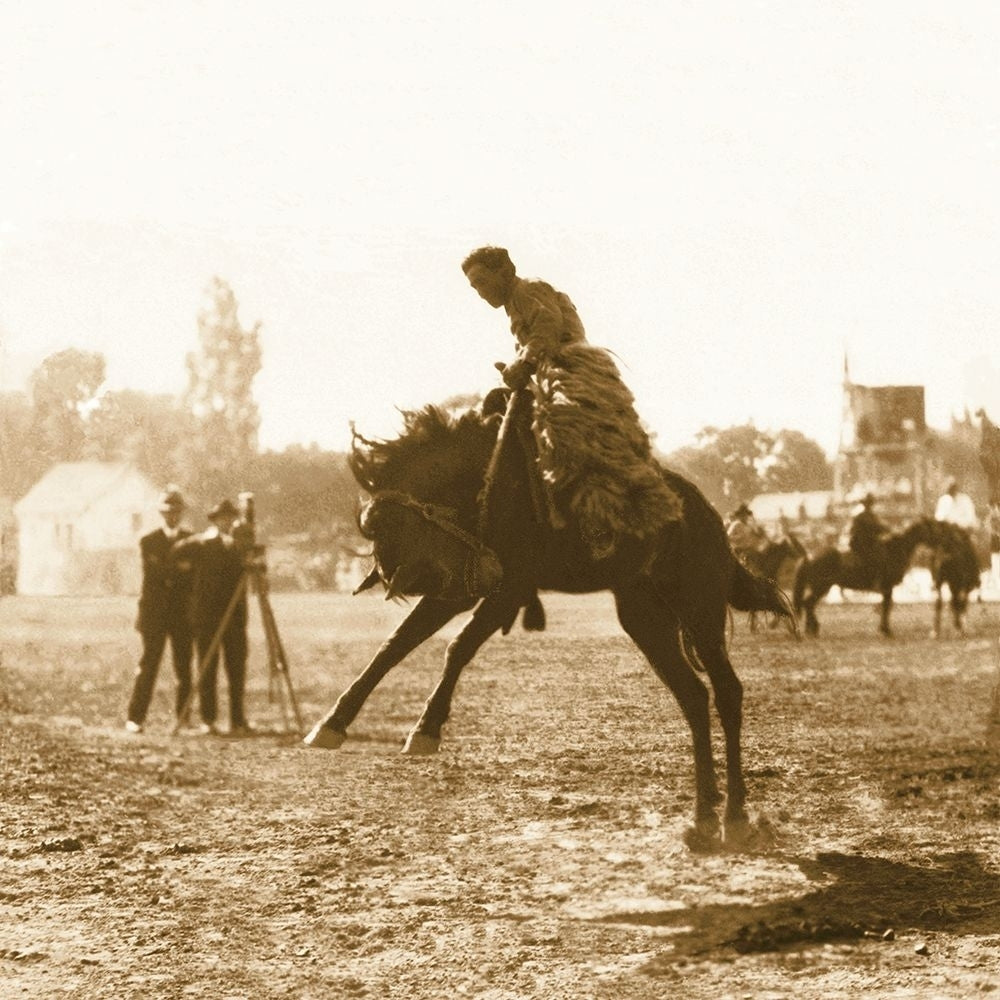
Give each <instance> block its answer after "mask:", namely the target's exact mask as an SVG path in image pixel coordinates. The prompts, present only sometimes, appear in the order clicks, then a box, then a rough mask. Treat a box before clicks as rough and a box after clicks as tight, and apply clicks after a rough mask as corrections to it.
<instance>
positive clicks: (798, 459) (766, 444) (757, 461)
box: [666, 423, 833, 513]
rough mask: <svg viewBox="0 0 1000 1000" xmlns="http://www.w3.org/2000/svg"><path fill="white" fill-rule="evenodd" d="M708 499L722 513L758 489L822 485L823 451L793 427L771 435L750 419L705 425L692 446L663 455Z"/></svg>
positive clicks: (828, 479)
mask: <svg viewBox="0 0 1000 1000" xmlns="http://www.w3.org/2000/svg"><path fill="white" fill-rule="evenodd" d="M666 464H667V465H668V466H670V467H671V468H674V469H676V470H677V471H678V472H680V473H681V474H683V475H685V476H687V477H688V478H689V479H691V480H692V481H693V482H694V483H695V484H696V485H697V486H698V487H699V488H700V489H701V490H702V492H704V494H705V495H706V496H707V497H708V499H709V500H710V501H711V503H712V504H713V505H714V506H715V507H716V509H718V510H719V511H721V512H722V513H728V512H729V511H730V510H732V509H733V508H734V507H735V506H736V505H737V504H739V503H740V502H741V501H744V500H751V499H752V498H753V497H755V496H756V495H757V494H758V493H770V492H774V493H784V492H797V491H802V490H815V489H828V488H829V487H830V485H831V483H832V477H833V473H832V471H831V468H830V465H829V463H828V462H827V460H826V456H825V454H824V453H823V449H822V448H820V446H819V445H818V444H816V442H815V441H812V440H811V439H810V438H807V437H806V436H805V435H804V434H802V433H801V432H799V431H792V430H781V431H778V432H777V433H776V434H775V433H771V432H769V431H761V430H758V429H757V428H756V427H754V425H753V424H752V423H748V424H741V425H739V426H736V427H727V428H721V429H720V428H718V427H705V428H704V429H703V430H701V431H700V432H699V433H698V435H697V437H696V443H695V444H694V445H689V446H687V447H685V448H680V449H678V450H677V451H675V452H673V453H672V454H670V455H668V456H667V457H666Z"/></svg>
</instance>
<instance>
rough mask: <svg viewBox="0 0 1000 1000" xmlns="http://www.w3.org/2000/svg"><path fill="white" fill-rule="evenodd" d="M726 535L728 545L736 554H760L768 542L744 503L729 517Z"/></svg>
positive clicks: (764, 532)
mask: <svg viewBox="0 0 1000 1000" xmlns="http://www.w3.org/2000/svg"><path fill="white" fill-rule="evenodd" d="M726 535H727V536H728V537H729V544H730V545H732V547H733V548H734V549H735V550H736V551H737V552H762V551H763V550H764V549H765V548H766V547H767V545H768V542H769V541H770V539H769V538H768V537H767V532H766V531H764V529H763V528H762V527H761V526H760V524H758V523H757V519H756V518H755V517H754V516H753V511H752V510H751V509H750V505H749V504H748V503H746V502H744V503H741V504H740V505H739V507H737V508H736V510H734V511H733V512H732V513H731V514H730V515H729V519H728V523H727V525H726Z"/></svg>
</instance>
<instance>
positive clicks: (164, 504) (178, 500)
mask: <svg viewBox="0 0 1000 1000" xmlns="http://www.w3.org/2000/svg"><path fill="white" fill-rule="evenodd" d="M186 506H187V505H186V504H185V503H184V497H183V496H181V491H180V488H179V487H177V486H174V484H173V483H171V484H170V485H169V486H168V487H167V488H166V489H165V490H164V491H163V492H162V493H161V494H160V506H159V508H158V509H159V511H160V513H162V514H165V513H166V512H167V511H170V510H184V508H185V507H186Z"/></svg>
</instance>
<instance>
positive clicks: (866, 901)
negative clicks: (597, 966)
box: [601, 852, 1000, 971]
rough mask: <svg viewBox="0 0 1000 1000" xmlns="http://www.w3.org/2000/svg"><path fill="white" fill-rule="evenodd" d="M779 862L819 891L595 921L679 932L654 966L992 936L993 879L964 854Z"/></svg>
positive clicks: (999, 902)
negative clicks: (913, 939) (855, 943)
mask: <svg viewBox="0 0 1000 1000" xmlns="http://www.w3.org/2000/svg"><path fill="white" fill-rule="evenodd" d="M785 860H786V861H788V863H790V864H794V865H796V866H797V867H798V868H799V869H800V870H801V871H802V872H803V874H805V875H806V877H807V878H809V879H810V880H811V881H813V882H822V883H824V884H823V885H821V886H820V887H819V888H817V889H814V890H812V891H810V892H807V893H805V894H804V895H801V896H797V897H794V898H788V899H781V900H776V901H774V902H771V903H763V904H757V905H755V904H744V903H735V904H734V903H723V904H716V905H708V906H697V907H691V908H685V909H681V910H677V909H670V910H662V911H654V912H643V913H627V912H624V913H618V914H609V915H607V916H605V917H603V918H601V919H602V920H603V921H606V922H613V923H628V924H633V925H641V926H649V927H664V928H666V927H677V928H679V929H682V930H680V931H679V933H678V934H677V935H676V937H673V938H672V939H671V941H672V944H673V948H672V950H671V951H670V952H669V953H666V954H664V955H662V956H659V957H657V958H656V959H654V960H653V963H652V964H653V965H654V966H655V965H656V964H669V963H670V962H672V961H674V960H676V959H678V958H683V957H685V956H692V955H699V954H706V953H708V952H712V951H716V950H719V949H723V950H725V949H732V950H734V951H736V952H739V953H743V954H745V953H749V952H763V951H777V950H779V949H782V948H788V947H794V946H796V945H798V944H801V943H810V944H811V943H815V942H822V941H837V940H850V939H856V938H863V937H871V938H881V937H891V936H892V934H893V933H894V929H902V928H907V929H915V930H918V931H936V930H948V931H950V932H952V933H976V932H979V933H993V932H995V931H996V928H997V925H998V919H1000V873H997V872H994V871H991V870H989V869H987V868H986V867H985V866H984V865H983V863H982V862H981V860H980V858H979V856H978V855H976V854H974V853H972V852H960V853H954V854H941V855H938V856H936V857H934V858H933V860H932V861H931V862H930V863H929V864H921V865H916V864H904V863H901V862H895V861H888V860H886V859H884V858H879V857H868V856H865V855H860V854H840V853H828V854H818V855H817V856H816V857H815V858H809V859H801V858H787V859H785ZM650 971H654V970H652V969H651V970H650Z"/></svg>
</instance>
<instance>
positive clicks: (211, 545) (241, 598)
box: [174, 500, 250, 736]
mask: <svg viewBox="0 0 1000 1000" xmlns="http://www.w3.org/2000/svg"><path fill="white" fill-rule="evenodd" d="M238 517H239V512H238V511H237V509H236V507H235V506H233V504H232V503H231V502H230V501H229V500H223V501H221V502H220V503H218V504H216V505H215V506H214V507H213V508H212V509H211V510H210V511H209V512H208V520H209V521H210V522H211V526H210V527H209V528H208V529H207V530H205V531H203V532H201V534H198V535H192V536H191V537H190V538H187V539H185V540H184V541H182V542H180V543H178V545H177V546H176V548H175V549H174V555H175V557H176V559H177V561H178V563H179V565H180V566H182V567H183V568H185V569H187V570H189V571H190V573H191V597H190V605H189V617H190V622H191V627H192V630H193V631H194V637H195V644H196V646H197V648H198V668H199V671H200V674H199V680H198V700H199V703H200V710H201V722H202V725H201V731H202V732H203V733H215V732H216V725H215V723H216V717H217V714H218V711H217V708H216V688H217V675H218V671H219V647H220V646H221V648H222V655H223V660H224V663H225V670H226V680H227V682H228V685H229V733H230V735H233V736H243V735H247V734H248V733H249V731H250V728H249V726H248V725H247V720H246V715H245V713H244V710H243V689H244V685H245V682H246V662H247V598H246V580H245V579H244V576H243V552H242V551H241V549H240V548H239V546H237V545H236V543H235V542H234V540H233V526H234V525H235V523H236V521H237V519H238ZM227 611H229V618H228V621H224V619H225V617H226V612H227ZM223 625H224V626H225V627H224V628H223V629H222V633H221V637H220V642H219V644H218V645H216V648H215V650H214V651H213V652H212V655H211V657H208V652H209V647H210V646H211V645H212V640H213V638H214V637H215V635H216V633H217V632H219V629H220V627H222V626H223Z"/></svg>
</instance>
